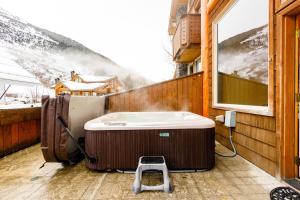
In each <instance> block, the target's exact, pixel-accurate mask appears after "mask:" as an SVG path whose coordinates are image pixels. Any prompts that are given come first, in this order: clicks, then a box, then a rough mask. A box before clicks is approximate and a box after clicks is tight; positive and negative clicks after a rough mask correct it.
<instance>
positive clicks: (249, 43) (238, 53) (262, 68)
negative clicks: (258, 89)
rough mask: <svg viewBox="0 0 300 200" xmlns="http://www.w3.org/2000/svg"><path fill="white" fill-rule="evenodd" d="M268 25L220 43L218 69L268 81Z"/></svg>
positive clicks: (243, 76) (261, 81)
mask: <svg viewBox="0 0 300 200" xmlns="http://www.w3.org/2000/svg"><path fill="white" fill-rule="evenodd" d="M268 47H269V44H268V25H265V26H262V27H258V28H255V29H252V30H249V31H247V32H244V33H241V34H238V35H236V36H233V37H231V38H229V39H226V40H224V41H222V42H221V43H219V44H218V70H219V71H220V72H223V73H226V74H234V75H235V76H239V77H241V78H244V79H248V80H254V81H257V82H260V83H265V84H267V83H268Z"/></svg>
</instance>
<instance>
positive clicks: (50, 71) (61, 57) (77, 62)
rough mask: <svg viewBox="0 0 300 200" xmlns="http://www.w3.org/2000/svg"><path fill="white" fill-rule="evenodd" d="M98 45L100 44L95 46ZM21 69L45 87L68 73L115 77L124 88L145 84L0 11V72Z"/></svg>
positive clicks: (87, 51)
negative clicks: (73, 71)
mask: <svg viewBox="0 0 300 200" xmlns="http://www.w3.org/2000/svg"><path fill="white" fill-rule="evenodd" d="M99 45H101V44H99ZM15 68H20V69H21V68H22V69H25V70H27V71H28V72H29V73H31V74H33V75H34V76H35V77H37V78H38V79H39V80H40V81H41V82H42V83H43V84H44V85H45V86H48V87H49V86H51V85H52V84H53V83H54V79H55V78H58V77H60V78H61V79H69V77H70V72H71V71H72V70H75V71H76V72H79V73H83V74H88V75H117V76H118V77H119V79H120V80H121V82H122V83H123V85H124V87H125V89H131V88H134V87H140V86H143V85H145V84H149V82H148V80H146V79H145V78H143V77H141V76H140V75H138V74H136V73H134V72H132V71H129V70H128V69H125V68H123V67H121V66H119V65H117V64H116V63H114V62H113V61H112V60H110V59H109V58H107V57H105V56H103V55H101V54H99V53H96V52H94V51H92V50H90V49H88V48H87V47H85V46H84V45H82V44H80V43H78V42H76V41H74V40H72V39H70V38H67V37H65V36H62V35H59V34H56V33H53V32H50V31H48V30H45V29H41V28H39V27H36V26H34V25H32V24H30V23H28V22H26V21H24V20H22V19H20V18H18V17H16V16H13V15H11V14H9V13H8V12H6V11H5V10H3V9H1V8H0V72H10V73H11V71H13V70H12V69H15Z"/></svg>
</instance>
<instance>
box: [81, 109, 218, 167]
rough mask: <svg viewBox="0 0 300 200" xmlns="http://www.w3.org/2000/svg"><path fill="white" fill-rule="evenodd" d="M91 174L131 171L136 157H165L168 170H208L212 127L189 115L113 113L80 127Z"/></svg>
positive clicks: (211, 163) (205, 120) (212, 153)
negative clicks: (83, 136) (93, 171)
mask: <svg viewBox="0 0 300 200" xmlns="http://www.w3.org/2000/svg"><path fill="white" fill-rule="evenodd" d="M84 129H85V130H86V135H85V150H86V152H87V153H88V154H89V155H90V156H93V157H96V159H97V162H96V163H90V162H86V165H87V167H89V168H90V169H95V170H116V169H120V170H133V169H136V167H137V164H138V159H139V157H140V156H161V155H163V156H165V158H166V162H167V165H168V168H169V169H174V170H189V169H193V170H194V169H195V170H196V169H211V168H213V166H214V164H215V144H214V141H215V123H214V121H213V120H211V119H208V118H206V117H203V116H200V115H197V114H194V113H191V112H115V113H110V114H107V115H104V116H101V117H98V118H96V119H93V120H91V121H88V122H87V123H85V125H84Z"/></svg>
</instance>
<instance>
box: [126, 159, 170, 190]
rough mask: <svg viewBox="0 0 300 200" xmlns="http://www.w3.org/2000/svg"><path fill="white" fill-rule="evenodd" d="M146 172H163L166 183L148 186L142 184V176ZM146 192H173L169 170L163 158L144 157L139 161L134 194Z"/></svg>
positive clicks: (133, 188)
mask: <svg viewBox="0 0 300 200" xmlns="http://www.w3.org/2000/svg"><path fill="white" fill-rule="evenodd" d="M146 170H158V171H162V172H163V178H164V182H163V184H161V185H155V186H148V185H143V184H142V174H143V171H146ZM145 190H163V191H165V192H172V188H171V184H170V179H169V174H168V168H167V165H166V162H165V158H164V157H163V156H142V157H140V159H139V165H138V167H137V169H136V172H135V180H134V183H133V186H132V191H133V192H134V193H136V194H137V193H139V192H141V191H145Z"/></svg>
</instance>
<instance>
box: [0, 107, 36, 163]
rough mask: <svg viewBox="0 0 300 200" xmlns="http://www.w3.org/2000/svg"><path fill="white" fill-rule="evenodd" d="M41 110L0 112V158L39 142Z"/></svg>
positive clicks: (28, 109) (25, 109) (29, 109)
mask: <svg viewBox="0 0 300 200" xmlns="http://www.w3.org/2000/svg"><path fill="white" fill-rule="evenodd" d="M40 119H41V108H24V109H8V110H0V158H1V157H4V156H6V155H8V154H11V153H13V152H16V151H18V150H20V149H24V148H26V147H29V146H31V145H33V144H36V143H38V142H39V138H40V130H41V128H40V121H41V120H40Z"/></svg>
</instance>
